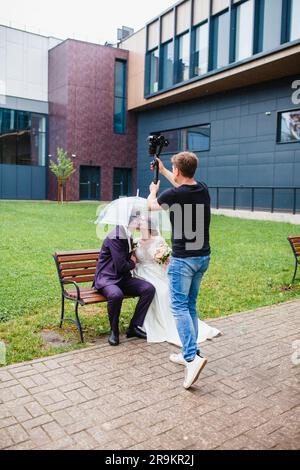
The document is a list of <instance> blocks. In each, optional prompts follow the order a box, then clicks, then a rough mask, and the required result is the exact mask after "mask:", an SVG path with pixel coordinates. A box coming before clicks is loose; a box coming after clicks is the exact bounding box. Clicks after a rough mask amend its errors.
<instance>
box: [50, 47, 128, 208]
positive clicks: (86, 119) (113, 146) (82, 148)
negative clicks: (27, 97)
mask: <svg viewBox="0 0 300 470" xmlns="http://www.w3.org/2000/svg"><path fill="white" fill-rule="evenodd" d="M127 58H128V52H127V51H124V50H121V49H116V48H112V47H106V46H99V45H96V44H88V43H83V42H80V41H74V40H67V41H65V42H63V43H62V44H60V45H59V46H57V47H55V48H54V49H52V50H51V51H50V53H49V153H50V154H51V155H53V156H55V155H56V148H57V147H63V148H64V149H65V150H67V151H68V153H69V156H71V155H72V154H75V155H76V158H75V159H74V163H75V166H76V173H74V175H73V176H72V178H71V180H70V182H69V184H68V190H67V198H68V200H72V201H77V200H79V175H80V165H86V166H100V167H101V196H100V199H101V200H106V201H108V200H111V199H112V192H113V169H114V168H115V167H117V168H132V169H133V192H134V191H135V188H136V117H135V115H134V114H133V113H127V127H126V134H124V135H119V134H115V133H114V131H113V115H114V68H115V67H114V66H115V60H116V59H123V60H126V59H127ZM56 193H57V189H56V181H55V178H54V177H53V176H52V175H51V174H50V175H49V199H56Z"/></svg>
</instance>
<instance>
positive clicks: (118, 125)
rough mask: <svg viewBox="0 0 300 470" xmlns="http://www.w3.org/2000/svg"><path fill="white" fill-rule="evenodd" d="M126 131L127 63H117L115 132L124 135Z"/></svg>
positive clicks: (120, 61)
mask: <svg viewBox="0 0 300 470" xmlns="http://www.w3.org/2000/svg"><path fill="white" fill-rule="evenodd" d="M125 131H126V62H124V61H122V60H116V62H115V111H114V132H115V133H116V134H124V133H125Z"/></svg>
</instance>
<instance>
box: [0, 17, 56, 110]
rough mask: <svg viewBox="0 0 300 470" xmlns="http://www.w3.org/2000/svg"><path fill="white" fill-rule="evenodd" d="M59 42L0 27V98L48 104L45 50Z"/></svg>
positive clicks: (46, 55)
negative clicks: (13, 98)
mask: <svg viewBox="0 0 300 470" xmlns="http://www.w3.org/2000/svg"><path fill="white" fill-rule="evenodd" d="M60 42H61V41H60V40H58V39H54V38H48V37H44V36H39V35H36V34H32V33H27V32H25V31H20V30H17V29H13V28H9V27H6V26H0V95H7V96H11V97H18V98H25V99H29V100H38V101H48V50H49V49H51V48H52V47H54V46H55V45H56V44H59V43H60ZM4 99H5V98H4V97H3V96H2V101H3V100H4ZM0 102H1V100H0Z"/></svg>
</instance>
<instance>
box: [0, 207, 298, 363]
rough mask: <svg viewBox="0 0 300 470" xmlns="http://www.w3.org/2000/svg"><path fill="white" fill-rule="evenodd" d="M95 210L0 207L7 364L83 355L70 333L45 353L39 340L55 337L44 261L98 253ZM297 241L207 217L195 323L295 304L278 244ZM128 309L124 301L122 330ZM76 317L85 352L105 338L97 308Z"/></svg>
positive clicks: (288, 228)
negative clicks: (69, 253) (205, 266)
mask: <svg viewBox="0 0 300 470" xmlns="http://www.w3.org/2000/svg"><path fill="white" fill-rule="evenodd" d="M96 210H97V205H95V204H66V205H64V206H60V205H57V204H55V203H44V202H43V203H30V202H28V203H27V202H0V260H1V271H0V292H1V305H0V340H2V341H4V342H5V344H6V346H7V361H8V363H9V364H10V363H15V362H21V361H25V360H30V359H33V358H36V357H42V356H48V355H52V354H56V353H58V352H64V351H68V350H73V349H78V348H80V347H83V346H81V345H80V344H79V343H78V335H77V332H76V329H75V328H74V326H72V325H68V324H66V326H65V328H64V330H63V335H64V337H65V339H66V343H65V344H64V345H63V346H61V347H59V348H53V347H51V348H46V347H45V346H44V344H43V340H42V338H41V336H40V332H41V331H42V330H55V331H58V328H57V325H58V318H59V308H60V287H59V284H58V280H57V274H56V268H55V265H54V262H53V259H52V254H53V253H54V252H55V251H56V250H76V249H88V248H97V247H99V246H100V244H101V240H100V239H102V238H103V236H104V232H102V233H100V234H98V237H97V234H96V226H95V224H94V221H95V219H96ZM299 233H300V226H293V225H290V224H286V223H275V222H261V221H248V220H239V219H231V218H226V217H223V216H214V217H213V220H212V227H211V235H212V250H213V256H212V263H211V267H210V270H209V272H208V274H207V275H206V277H205V279H204V281H203V286H202V290H201V293H200V295H199V301H198V306H199V312H200V315H201V317H202V318H204V319H205V318H216V317H219V316H224V315H229V314H231V313H233V312H241V311H245V310H250V309H255V308H257V307H261V306H267V305H272V304H276V303H280V302H284V301H288V300H291V299H294V298H296V297H298V298H299V295H300V287H299V285H298V286H296V287H295V288H293V289H289V288H288V285H289V283H290V281H291V277H292V272H293V267H294V260H293V256H292V253H291V250H290V247H289V245H288V242H287V240H286V238H287V236H288V235H291V234H299ZM99 238H100V239H99ZM134 305H135V301H132V300H127V301H125V303H124V307H123V313H122V318H121V328H122V329H124V328H125V327H126V325H127V324H128V322H129V318H130V316H131V315H132V312H133V309H134ZM70 306H71V305H70ZM71 308H72V306H71ZM81 316H82V319H83V323H84V327H85V330H86V338H87V340H88V344H93V342H94V341H95V339H96V337H97V336H98V335H99V333H106V332H108V330H109V325H108V321H107V315H106V306H105V305H104V306H96V307H95V306H93V307H85V308H83V309H82V310H81Z"/></svg>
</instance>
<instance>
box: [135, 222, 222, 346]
mask: <svg viewBox="0 0 300 470" xmlns="http://www.w3.org/2000/svg"><path fill="white" fill-rule="evenodd" d="M140 232H141V237H140V238H139V239H137V240H135V247H136V248H135V256H136V258H137V265H136V267H135V270H134V271H133V275H134V276H135V277H138V278H141V279H144V280H146V281H148V282H151V284H152V285H153V286H154V287H155V289H156V294H155V297H154V300H153V302H152V304H151V306H150V308H149V310H148V313H147V316H146V319H145V322H144V326H143V328H144V330H145V332H146V333H147V341H148V342H149V343H162V342H164V341H167V342H168V343H171V344H174V345H176V346H179V347H182V344H181V340H180V338H179V334H178V332H177V327H176V322H175V319H174V317H173V314H172V312H171V307H170V292H169V281H168V276H167V266H166V265H162V264H159V263H158V262H157V261H156V255H157V253H159V250H160V249H161V248H162V250H164V248H163V247H164V246H165V245H166V241H165V240H164V238H163V237H161V236H160V234H159V231H158V230H157V229H155V228H153V220H151V219H150V218H145V217H144V218H142V220H141V223H140ZM198 331H199V333H198V340H197V342H198V344H199V343H203V342H204V341H206V340H208V339H212V338H214V337H216V336H219V335H220V334H221V333H220V331H218V330H217V329H216V328H212V327H210V326H209V325H207V324H206V323H204V322H203V321H200V320H198Z"/></svg>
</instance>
